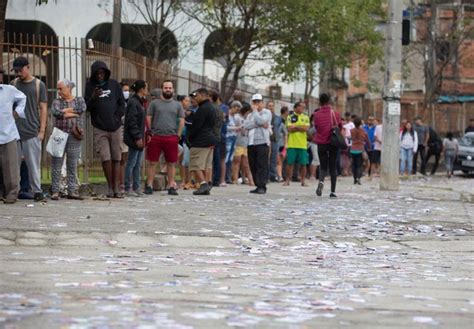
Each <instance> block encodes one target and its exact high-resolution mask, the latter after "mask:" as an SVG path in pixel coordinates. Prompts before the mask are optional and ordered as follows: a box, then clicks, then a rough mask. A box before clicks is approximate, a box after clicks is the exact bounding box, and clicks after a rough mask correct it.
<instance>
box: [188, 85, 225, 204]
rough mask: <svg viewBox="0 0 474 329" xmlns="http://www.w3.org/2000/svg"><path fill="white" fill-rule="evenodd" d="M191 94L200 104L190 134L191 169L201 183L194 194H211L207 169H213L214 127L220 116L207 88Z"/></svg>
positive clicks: (215, 142) (215, 140)
mask: <svg viewBox="0 0 474 329" xmlns="http://www.w3.org/2000/svg"><path fill="white" fill-rule="evenodd" d="M190 96H191V97H192V98H193V99H194V100H195V101H196V102H197V103H198V104H199V107H198V109H197V111H196V112H195V113H194V115H193V121H192V123H191V125H190V129H189V135H188V140H189V144H190V150H189V171H191V172H194V175H195V177H196V180H197V181H198V182H199V183H200V185H199V188H198V189H197V190H196V191H194V192H193V194H194V195H209V194H211V186H210V185H209V184H208V181H207V180H206V171H209V170H211V169H212V158H213V153H214V152H213V151H214V147H215V146H216V144H217V137H216V135H215V133H214V127H215V125H216V121H217V120H218V118H217V114H216V110H215V108H214V105H212V103H211V101H210V100H209V91H208V90H207V89H206V88H199V89H197V90H196V91H194V92H192V93H191V94H190Z"/></svg>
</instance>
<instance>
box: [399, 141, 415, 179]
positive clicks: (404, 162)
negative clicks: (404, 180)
mask: <svg viewBox="0 0 474 329" xmlns="http://www.w3.org/2000/svg"><path fill="white" fill-rule="evenodd" d="M400 160H401V161H400V174H402V175H403V174H404V173H405V171H408V173H409V174H410V173H411V169H412V167H413V149H405V148H403V147H401V148H400Z"/></svg>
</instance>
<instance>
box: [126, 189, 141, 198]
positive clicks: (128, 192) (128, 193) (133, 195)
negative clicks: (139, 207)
mask: <svg viewBox="0 0 474 329" xmlns="http://www.w3.org/2000/svg"><path fill="white" fill-rule="evenodd" d="M125 195H126V196H128V197H129V198H136V197H138V194H137V192H135V191H126V192H125Z"/></svg>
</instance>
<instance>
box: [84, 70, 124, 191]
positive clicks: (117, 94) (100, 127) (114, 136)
mask: <svg viewBox="0 0 474 329" xmlns="http://www.w3.org/2000/svg"><path fill="white" fill-rule="evenodd" d="M84 98H85V100H86V102H87V110H88V111H90V113H91V121H92V126H93V127H94V140H95V142H96V143H97V146H98V148H99V153H100V160H101V162H102V168H103V170H104V174H105V178H106V179H107V184H108V186H109V190H108V193H107V196H108V197H115V198H122V197H123V196H122V194H121V193H120V160H121V158H122V152H121V149H120V144H121V141H122V127H121V124H122V116H123V115H124V113H125V99H124V97H123V93H122V87H120V84H119V83H118V82H117V81H115V80H113V79H110V70H109V69H108V68H107V65H106V64H105V63H104V62H101V61H96V62H94V63H93V64H92V66H91V78H90V79H89V81H88V82H87V84H86V91H85V95H84Z"/></svg>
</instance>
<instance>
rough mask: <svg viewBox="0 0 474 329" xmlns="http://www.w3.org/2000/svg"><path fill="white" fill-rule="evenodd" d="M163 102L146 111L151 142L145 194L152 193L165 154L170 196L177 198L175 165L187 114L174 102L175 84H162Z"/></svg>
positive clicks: (157, 102) (160, 100)
mask: <svg viewBox="0 0 474 329" xmlns="http://www.w3.org/2000/svg"><path fill="white" fill-rule="evenodd" d="M161 89H162V90H163V93H162V95H161V98H159V99H155V100H153V101H152V102H151V103H150V106H149V108H148V111H147V116H146V120H147V125H148V127H150V131H151V135H152V136H151V140H150V141H149V143H148V148H147V160H148V167H147V178H146V187H145V193H146V194H152V193H153V180H154V179H155V172H156V165H157V164H158V162H159V160H160V154H161V152H162V151H163V154H164V156H165V160H166V173H167V175H168V194H169V195H178V192H177V191H176V181H175V179H174V176H175V174H176V167H175V166H176V163H177V162H178V144H179V139H180V138H181V134H182V133H183V128H184V110H183V107H182V106H181V103H179V102H178V101H175V100H174V99H173V94H174V87H173V82H172V81H170V80H166V81H164V82H163V83H162V85H161Z"/></svg>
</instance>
